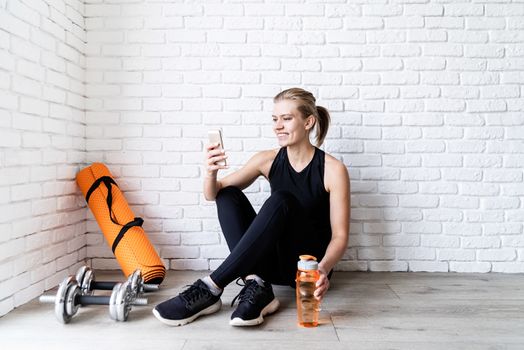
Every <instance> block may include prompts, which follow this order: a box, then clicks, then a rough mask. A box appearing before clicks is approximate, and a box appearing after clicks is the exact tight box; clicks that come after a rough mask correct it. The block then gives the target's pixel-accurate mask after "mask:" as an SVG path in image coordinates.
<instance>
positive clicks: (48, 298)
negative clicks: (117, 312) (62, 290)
mask: <svg viewBox="0 0 524 350" xmlns="http://www.w3.org/2000/svg"><path fill="white" fill-rule="evenodd" d="M38 300H39V301H40V302H41V303H48V304H53V303H54V302H55V301H56V295H42V296H40V298H38ZM110 300H111V297H110V296H90V295H79V296H77V297H76V298H75V303H76V304H80V305H109V302H110ZM148 302H149V301H148V300H147V298H136V299H135V300H133V301H132V302H131V304H132V305H137V306H144V305H147V304H148Z"/></svg>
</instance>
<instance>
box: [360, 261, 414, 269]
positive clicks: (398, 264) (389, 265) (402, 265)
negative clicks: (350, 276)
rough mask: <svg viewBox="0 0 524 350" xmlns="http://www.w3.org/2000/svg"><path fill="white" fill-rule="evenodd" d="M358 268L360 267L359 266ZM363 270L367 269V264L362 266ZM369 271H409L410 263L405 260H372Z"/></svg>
mask: <svg viewBox="0 0 524 350" xmlns="http://www.w3.org/2000/svg"><path fill="white" fill-rule="evenodd" d="M357 268H360V267H358V266H357ZM361 269H362V271H366V268H365V266H362V267H361ZM369 271H374V272H406V271H408V263H407V262H405V261H370V262H369Z"/></svg>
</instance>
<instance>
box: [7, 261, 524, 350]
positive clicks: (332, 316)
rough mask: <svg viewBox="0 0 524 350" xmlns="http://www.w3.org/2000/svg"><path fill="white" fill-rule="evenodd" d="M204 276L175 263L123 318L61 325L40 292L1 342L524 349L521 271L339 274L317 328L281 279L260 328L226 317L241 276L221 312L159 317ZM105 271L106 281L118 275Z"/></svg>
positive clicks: (89, 316) (101, 313)
mask: <svg viewBox="0 0 524 350" xmlns="http://www.w3.org/2000/svg"><path fill="white" fill-rule="evenodd" d="M205 274H206V272H186V271H169V273H168V276H167V278H166V281H165V282H164V284H163V285H162V287H163V288H162V290H161V291H159V292H156V293H154V294H149V300H150V305H149V306H146V307H135V308H134V309H133V310H132V311H131V314H130V317H129V319H128V321H127V322H122V323H117V322H114V321H112V320H111V319H109V316H108V312H107V309H106V307H103V306H91V307H86V308H83V309H80V311H79V313H78V314H77V315H76V316H75V318H74V319H73V320H72V322H71V323H70V324H67V325H62V324H60V323H58V322H57V321H56V320H55V318H54V311H53V305H52V304H39V303H38V302H37V301H36V300H34V301H32V302H31V303H29V304H26V305H24V306H22V307H20V308H17V309H16V310H14V311H12V312H11V313H9V314H8V315H6V316H4V317H2V318H0V348H2V349H28V348H32V349H36V348H39V349H68V350H70V349H75V350H76V349H96V347H97V346H99V349H174V350H178V349H183V350H190V349H191V350H193V349H232V350H237V349H238V350H240V349H242V350H244V349H257V350H258V349H268V348H269V349H271V350H274V349H301V350H306V349H315V350H319V349H329V350H338V349H351V350H358V349H373V350H377V349H414V350H415V349H416V350H434V349H446V350H452V349H460V350H463V349H467V350H480V349H486V350H487V349H489V350H517V349H518V350H521V349H524V275H522V274H518V275H515V274H513V275H510V274H455V273H450V274H443V273H359V272H355V273H342V272H337V273H335V275H334V276H333V280H332V288H331V290H330V291H329V292H328V295H327V296H326V298H325V299H324V302H323V305H322V311H321V325H320V326H319V327H317V328H315V329H304V328H300V327H298V326H297V325H296V309H295V300H294V290H293V289H292V288H289V287H280V286H277V287H275V294H276V295H277V297H278V298H279V299H280V301H281V309H280V310H279V311H278V312H277V313H276V314H274V315H272V316H269V317H267V318H266V322H265V323H264V324H263V325H261V326H259V327H256V328H237V327H232V326H230V325H229V324H228V321H229V317H230V314H231V312H232V311H233V309H232V308H231V307H230V306H229V304H230V303H231V300H232V299H233V297H234V296H235V295H236V294H237V292H238V291H239V290H240V288H241V287H239V286H237V285H235V283H232V284H231V285H230V286H228V287H227V288H226V290H225V292H224V294H223V296H222V301H223V306H222V310H221V311H219V312H218V313H216V314H213V315H210V316H206V317H203V318H200V319H197V320H196V321H195V322H193V323H191V324H188V325H186V326H183V327H168V326H165V325H163V324H161V323H160V322H159V321H157V320H156V319H155V318H154V316H153V315H152V313H151V309H152V308H153V306H154V305H155V304H157V303H158V302H160V301H163V300H165V299H167V298H168V297H170V296H172V295H174V294H176V293H178V292H179V291H181V290H183V289H184V286H185V285H186V284H190V283H192V282H193V281H194V280H196V279H197V278H199V277H201V276H204V275H205ZM97 275H98V277H99V279H100V280H103V279H104V280H107V279H111V278H113V279H115V277H117V276H118V274H116V273H108V272H98V273H97ZM118 279H121V278H118ZM261 346H264V347H261Z"/></svg>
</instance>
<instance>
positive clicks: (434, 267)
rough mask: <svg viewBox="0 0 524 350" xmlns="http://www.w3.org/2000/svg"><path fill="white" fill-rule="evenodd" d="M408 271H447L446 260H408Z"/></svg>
mask: <svg viewBox="0 0 524 350" xmlns="http://www.w3.org/2000/svg"><path fill="white" fill-rule="evenodd" d="M408 264H409V271H413V272H421V271H423V272H448V271H449V267H448V263H446V262H436V261H409V262H408Z"/></svg>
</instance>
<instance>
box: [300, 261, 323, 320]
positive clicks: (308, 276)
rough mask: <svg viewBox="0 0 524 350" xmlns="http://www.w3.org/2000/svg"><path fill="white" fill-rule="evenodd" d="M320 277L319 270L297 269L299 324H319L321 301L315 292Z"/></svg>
mask: <svg viewBox="0 0 524 350" xmlns="http://www.w3.org/2000/svg"><path fill="white" fill-rule="evenodd" d="M319 277H320V273H319V272H318V270H302V269H300V268H299V269H298V270H297V279H296V282H297V289H296V297H297V316H298V324H299V325H300V326H302V327H316V326H318V313H319V311H320V301H318V300H317V299H316V298H315V296H314V294H313V293H315V289H316V288H317V287H316V283H317V281H318V279H319Z"/></svg>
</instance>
